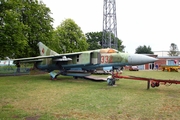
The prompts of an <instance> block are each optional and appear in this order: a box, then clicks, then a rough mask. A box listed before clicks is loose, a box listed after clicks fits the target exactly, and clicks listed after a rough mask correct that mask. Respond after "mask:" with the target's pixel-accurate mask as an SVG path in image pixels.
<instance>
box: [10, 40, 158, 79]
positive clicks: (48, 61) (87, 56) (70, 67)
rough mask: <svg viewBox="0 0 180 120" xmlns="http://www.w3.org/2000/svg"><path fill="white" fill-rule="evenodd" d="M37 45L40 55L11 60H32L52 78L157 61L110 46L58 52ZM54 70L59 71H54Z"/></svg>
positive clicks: (87, 73) (17, 61) (82, 74)
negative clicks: (72, 51) (102, 68)
mask: <svg viewBox="0 0 180 120" xmlns="http://www.w3.org/2000/svg"><path fill="white" fill-rule="evenodd" d="M37 45H38V47H39V51H40V55H41V56H38V57H28V58H19V59H14V60H13V61H14V63H15V64H17V63H22V62H33V63H34V66H35V67H36V68H37V69H39V70H42V71H46V72H48V73H50V77H51V78H52V79H55V78H56V77H57V76H58V75H66V76H73V77H75V78H77V77H82V76H88V75H90V74H91V72H92V71H94V70H95V69H96V68H99V67H108V66H112V67H120V66H125V65H141V64H145V63H151V62H155V61H157V59H156V58H153V57H149V56H146V55H141V54H129V53H122V52H119V51H118V50H115V49H111V48H107V49H97V50H90V51H82V52H74V53H66V54H58V53H57V52H55V51H53V50H51V49H49V48H48V47H47V46H46V45H44V44H43V43H42V42H39V43H38V44H37ZM54 70H56V71H57V70H58V71H59V72H58V73H57V72H54Z"/></svg>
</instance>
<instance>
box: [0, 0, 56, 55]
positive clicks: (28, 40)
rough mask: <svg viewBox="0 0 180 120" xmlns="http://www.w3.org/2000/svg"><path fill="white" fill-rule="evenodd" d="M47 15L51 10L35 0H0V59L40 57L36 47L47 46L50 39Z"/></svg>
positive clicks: (50, 28)
mask: <svg viewBox="0 0 180 120" xmlns="http://www.w3.org/2000/svg"><path fill="white" fill-rule="evenodd" d="M49 14H50V9H49V8H47V7H46V6H45V5H44V4H43V3H42V2H38V0H22V1H21V0H17V1H15V0H1V1H0V45H1V46H3V47H0V57H1V58H3V57H5V56H9V57H15V58H17V57H29V56H37V55H39V50H38V48H37V43H38V42H39V41H42V42H44V43H45V44H48V43H49V41H50V40H51V38H52V31H53V27H52V25H51V22H52V21H53V19H52V18H51V17H50V15H49ZM49 44H50V43H49ZM12 55H14V56H12Z"/></svg>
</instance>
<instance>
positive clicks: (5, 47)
mask: <svg viewBox="0 0 180 120" xmlns="http://www.w3.org/2000/svg"><path fill="white" fill-rule="evenodd" d="M19 9H20V8H19V6H18V2H16V1H14V0H8V1H1V2H0V45H1V46H2V47H0V57H1V59H3V58H4V57H6V56H9V57H13V55H14V54H16V55H19V54H25V52H23V51H24V49H25V46H26V45H27V41H26V40H27V39H26V37H25V36H24V35H23V31H26V29H27V26H25V25H24V24H23V23H22V22H21V21H20V14H19V13H18V10H19Z"/></svg>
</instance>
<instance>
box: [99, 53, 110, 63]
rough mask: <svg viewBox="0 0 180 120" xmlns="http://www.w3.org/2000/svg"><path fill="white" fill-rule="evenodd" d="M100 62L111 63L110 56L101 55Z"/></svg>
mask: <svg viewBox="0 0 180 120" xmlns="http://www.w3.org/2000/svg"><path fill="white" fill-rule="evenodd" d="M101 63H112V56H107V55H106V56H101Z"/></svg>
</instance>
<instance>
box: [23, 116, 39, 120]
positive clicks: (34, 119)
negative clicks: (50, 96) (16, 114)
mask: <svg viewBox="0 0 180 120" xmlns="http://www.w3.org/2000/svg"><path fill="white" fill-rule="evenodd" d="M40 117H41V116H39V115H37V116H33V117H26V118H25V120H38V119H39V118H40Z"/></svg>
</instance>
